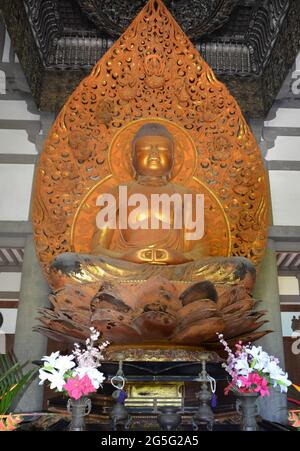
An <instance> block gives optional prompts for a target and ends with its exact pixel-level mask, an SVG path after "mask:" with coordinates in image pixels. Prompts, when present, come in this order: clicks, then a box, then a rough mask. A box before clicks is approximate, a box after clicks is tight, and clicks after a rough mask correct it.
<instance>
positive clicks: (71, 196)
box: [33, 0, 269, 341]
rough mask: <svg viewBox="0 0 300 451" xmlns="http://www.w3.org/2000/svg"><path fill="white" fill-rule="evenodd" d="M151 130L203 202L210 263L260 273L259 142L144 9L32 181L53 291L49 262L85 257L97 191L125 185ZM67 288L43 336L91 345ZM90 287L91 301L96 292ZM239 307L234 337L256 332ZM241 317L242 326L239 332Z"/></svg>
mask: <svg viewBox="0 0 300 451" xmlns="http://www.w3.org/2000/svg"><path fill="white" fill-rule="evenodd" d="M147 120H149V121H151V122H153V121H158V122H163V123H164V125H165V126H166V127H167V128H168V129H169V130H170V132H171V133H172V135H173V136H174V139H175V163H176V164H175V169H176V171H175V172H176V173H175V174H174V180H175V181H176V182H178V183H181V184H184V185H188V184H191V185H190V186H193V187H194V188H195V187H196V188H195V189H198V190H199V192H203V191H204V192H205V193H206V194H207V197H208V198H209V199H210V200H209V202H210V204H209V205H210V207H209V209H208V210H209V211H208V212H207V217H206V220H207V221H208V225H207V228H208V233H209V236H210V241H211V243H212V246H211V248H212V251H211V255H212V256H220V257H229V256H241V257H246V258H248V259H250V260H251V261H252V263H253V264H254V265H255V266H258V265H259V263H260V261H261V259H262V257H263V254H264V250H265V245H266V237H267V227H268V204H269V198H268V184H267V179H266V174H265V171H264V167H263V162H262V159H261V156H260V152H259V149H258V146H257V144H256V141H255V139H254V137H253V135H252V133H251V131H250V129H249V127H248V125H247V124H246V122H245V119H244V118H243V116H242V114H241V111H240V109H239V107H238V105H237V103H236V101H235V100H234V99H233V98H232V96H231V95H230V94H229V92H228V90H227V89H226V87H225V86H224V85H223V84H222V83H220V82H218V81H217V80H216V78H215V76H214V74H213V72H212V70H211V69H210V68H209V67H208V65H207V64H206V63H205V61H203V59H202V58H201V56H200V55H199V53H198V52H197V51H196V50H195V48H194V47H193V45H192V44H191V42H190V41H189V39H188V38H187V36H186V35H185V34H184V33H183V31H182V30H181V29H180V27H179V26H178V24H177V23H176V22H175V20H174V19H173V18H172V16H171V15H170V13H169V12H168V10H167V9H166V8H165V6H164V5H163V3H162V2H161V1H160V0H157V1H156V0H150V1H149V2H148V4H147V5H146V6H145V8H144V9H143V10H142V11H141V13H140V14H139V15H138V16H137V18H136V19H135V20H134V21H133V22H132V24H131V25H130V27H129V28H128V29H127V31H126V32H125V33H124V34H123V35H122V36H121V38H120V39H119V40H118V41H117V42H116V43H115V44H114V46H113V47H112V48H111V49H110V50H109V51H108V52H107V53H106V54H105V55H104V56H103V58H102V59H101V60H100V61H99V62H98V64H97V65H96V66H95V67H94V69H93V71H92V72H91V74H90V75H89V76H88V77H87V78H85V79H84V80H83V81H82V82H81V83H80V85H79V86H78V87H77V89H76V90H75V91H74V93H73V94H72V95H71V96H70V98H69V100H68V101H67V103H66V104H65V106H64V107H63V109H62V111H61V112H60V114H59V116H58V117H57V119H56V121H55V123H54V125H53V127H52V129H51V131H50V132H49V135H48V138H47V140H46V142H45V146H44V150H43V152H42V154H41V158H40V163H39V168H38V172H37V175H36V180H35V188H34V201H33V225H34V233H35V241H36V249H37V254H38V257H39V259H40V261H41V264H42V266H43V269H44V272H45V275H46V277H47V278H48V280H49V282H50V285H52V287H53V288H55V282H54V279H53V278H52V277H51V270H50V264H51V262H52V261H53V259H54V257H56V256H57V255H60V254H62V253H64V252H74V251H76V252H85V253H89V251H90V250H91V239H92V232H93V230H94V227H95V224H94V223H93V220H94V219H95V216H94V212H95V210H94V204H93V202H92V200H93V195H94V194H93V193H95V192H97V190H99V189H100V191H101V189H103V187H104V186H105V184H106V183H108V184H109V183H111V181H112V180H113V181H114V183H115V184H118V183H121V182H122V181H124V180H125V181H126V180H128V179H130V178H132V175H131V174H130V170H129V169H128V167H127V166H128V163H127V162H128V161H129V159H128V154H129V148H130V139H131V138H132V136H133V135H134V133H135V131H136V130H137V127H138V124H141V123H143V122H145V121H147ZM99 187H100V188H99ZM101 187H102V188H101ZM98 288H99V287H98ZM72 289H73V288H72V287H69V288H66V290H67V291H68V293H69V294H68V295H66V292H65V293H62V292H61V291H60V292H58V293H56V294H55V296H54V297H52V301H53V304H54V311H53V312H51V311H47V312H46V311H44V312H43V315H44V316H43V318H42V320H43V323H44V325H45V330H46V329H47V333H48V335H51V331H50V330H51V328H52V325H53V324H54V323H55V315H56V323H55V324H56V325H57V324H59V320H58V317H60V320H61V321H60V325H61V329H60V330H61V333H62V336H66V335H68V334H69V335H71V334H70V328H69V329H68V328H67V329H66V330H63V329H64V325H65V324H67V322H68V320H69V321H71V322H72V324H73V325H72V327H73V330H76V331H75V332H74V334H73V336H76V337H79V338H81V337H84V335H85V334H86V335H88V327H89V324H90V322H89V321H90V317H89V314H90V303H89V301H88V299H89V296H88V295H87V292H85V293H84V294H82V295H81V297H80V296H79V295H78V293H77V294H76V290H75V288H74V290H75V291H74V293H71V292H72ZM89 289H90V290H91V293H93V295H95V288H87V290H89ZM76 296H77V298H76ZM245 298H247V302H246V304H243V307H242V308H241V309H240V308H239V307H238V305H236V306H235V308H234V307H232V308H231V311H232V314H233V317H232V319H233V324H236V333H235V335H240V334H242V333H244V332H247V331H250V330H254V329H255V328H256V326H255V325H256V322H255V321H256V319H257V318H258V316H259V314H255V313H254V312H253V309H254V302H253V301H251V299H250V298H251V296H249V295H248V294H247V295H245ZM229 299H231V300H230V301H229ZM70 300H71V303H73V306H72V307H70ZM241 300H242V299H241V298H239V299H238V302H241ZM77 304H78V305H77ZM232 304H234V302H233V301H232V298H230V296H229V297H228V302H227V307H226V305H224V302H223V305H222V308H225V307H226V308H227V312H226V315H228V314H230V308H229V305H232ZM76 305H77V307H78V309H77V311H76ZM79 305H80V306H79ZM245 305H247V307H245ZM66 312H68V314H66ZM245 312H246V313H247V315H248V317H247V318H248V322H249V323H247V324H246V323H245V325H244V327H242V326H241V324H242V323H243V322H245V314H246V313H245ZM64 315H65V316H64ZM243 315H244V316H243ZM228 318H229V317H228ZM202 320H204V319H203V318H202ZM51 324H52V325H51ZM246 326H247V327H246ZM55 327H56V326H55ZM53 328H54V326H53ZM45 330H44V332H45ZM55 334H56V336H58V335H59V327H57V328H56V331H53V335H55ZM257 334H258V335H259V334H260V333H257ZM230 335H232V334H230ZM209 339H211V337H209ZM206 341H207V340H206Z"/></svg>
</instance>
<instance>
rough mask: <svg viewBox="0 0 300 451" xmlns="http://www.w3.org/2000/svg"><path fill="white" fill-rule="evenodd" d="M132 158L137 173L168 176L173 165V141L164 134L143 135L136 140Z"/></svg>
mask: <svg viewBox="0 0 300 451" xmlns="http://www.w3.org/2000/svg"><path fill="white" fill-rule="evenodd" d="M132 160H133V161H132V163H133V167H134V169H135V171H136V173H137V175H142V176H153V177H163V176H168V175H169V174H170V172H171V169H172V166H173V143H172V141H171V140H170V139H168V138H166V137H164V136H142V137H141V138H139V139H138V140H137V141H136V142H135V146H134V149H133V159H132Z"/></svg>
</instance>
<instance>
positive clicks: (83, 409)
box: [67, 396, 92, 431]
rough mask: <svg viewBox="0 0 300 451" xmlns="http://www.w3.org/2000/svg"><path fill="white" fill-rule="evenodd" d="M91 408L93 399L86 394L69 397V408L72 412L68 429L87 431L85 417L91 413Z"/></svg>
mask: <svg viewBox="0 0 300 451" xmlns="http://www.w3.org/2000/svg"><path fill="white" fill-rule="evenodd" d="M91 408H92V403H91V400H90V399H89V398H87V397H86V396H82V397H81V398H79V399H74V398H69V399H68V403H67V409H68V412H70V414H71V423H70V425H69V428H68V430H69V431H85V430H86V427H85V417H86V416H87V415H88V414H89V413H90V411H91Z"/></svg>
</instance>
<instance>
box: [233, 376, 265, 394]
mask: <svg viewBox="0 0 300 451" xmlns="http://www.w3.org/2000/svg"><path fill="white" fill-rule="evenodd" d="M238 380H239V381H240V382H241V383H242V386H241V387H240V391H242V392H245V391H246V392H257V393H259V394H260V395H261V397H262V398H263V397H264V396H265V395H270V392H269V389H268V381H267V380H266V379H265V378H264V377H262V376H260V375H259V374H258V373H249V374H248V376H247V377H244V376H240V377H239V379H238Z"/></svg>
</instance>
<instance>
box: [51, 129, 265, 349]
mask: <svg viewBox="0 0 300 451" xmlns="http://www.w3.org/2000/svg"><path fill="white" fill-rule="evenodd" d="M173 164H174V155H173V139H172V136H171V135H170V133H169V132H168V130H167V129H166V128H165V127H164V126H163V125H161V124H157V123H146V124H145V125H143V126H142V127H141V128H140V129H139V130H138V132H137V133H136V135H135V137H134V139H133V142H132V166H133V169H134V174H135V177H134V180H133V181H131V182H129V183H127V184H125V185H123V186H122V188H123V189H124V188H125V189H126V193H127V194H128V195H130V196H137V197H136V198H134V197H133V199H134V202H133V204H132V205H131V206H129V207H128V208H127V207H126V208H124V202H123V203H122V202H119V201H120V191H119V188H120V187H119V186H118V187H114V188H113V189H112V190H111V191H110V193H108V194H109V195H113V196H114V198H115V200H116V202H115V203H114V204H113V205H112V206H110V208H108V209H106V211H105V214H103V215H102V219H103V217H104V216H107V215H110V214H111V215H115V218H114V221H113V225H114V226H113V227H111V228H110V227H108V226H103V227H102V228H100V229H99V228H97V227H95V232H94V236H93V242H92V249H91V254H78V253H72V252H68V253H64V254H61V255H59V256H58V257H56V259H55V260H54V261H53V263H52V265H51V272H52V281H53V285H54V286H56V288H62V287H65V288H62V292H60V293H58V294H56V298H57V299H59V305H60V315H62V314H66V313H68V311H70V307H68V305H67V304H68V303H69V304H70V301H69V298H70V297H71V298H72V303H73V304H75V305H73V313H72V318H73V319H74V316H76V314H74V311H75V306H76V303H77V305H78V308H79V310H80V309H82V306H83V303H84V304H85V311H86V310H87V311H88V313H89V315H90V316H86V317H85V324H84V328H86V327H87V326H89V325H90V324H93V325H94V326H96V327H97V328H98V329H99V330H101V332H102V333H103V334H104V336H105V338H107V339H109V340H110V341H111V342H113V343H117V344H126V343H128V344H137V343H141V342H143V343H148V344H149V343H151V344H153V343H157V344H158V343H170V344H171V343H172V344H179V345H180V344H184V345H196V344H200V343H203V342H209V341H210V340H214V338H215V334H216V332H221V331H223V332H225V335H226V336H227V337H228V336H229V337H230V336H232V337H233V336H238V335H241V333H243V331H244V330H247V332H248V331H249V330H254V329H256V328H258V327H259V325H260V324H259V323H257V322H256V319H257V318H258V317H259V315H255V314H254V313H253V307H254V304H255V302H254V301H253V299H252V297H251V290H252V288H253V285H254V282H255V268H254V266H253V265H252V263H251V262H250V261H249V260H247V259H245V258H242V257H231V258H225V257H211V256H210V255H209V243H208V240H207V237H206V233H205V230H204V231H203V233H201V230H200V233H199V230H198V231H197V232H198V233H196V234H195V236H196V239H194V238H195V236H193V239H188V238H190V237H191V228H190V227H189V228H187V227H186V223H185V222H184V219H185V218H183V217H180V218H179V217H178V212H177V213H176V211H175V209H176V197H175V198H174V197H172V196H174V195H176V196H178V195H179V196H180V197H181V198H182V199H185V198H184V196H186V195H189V196H190V199H191V201H190V204H189V207H190V208H192V209H193V208H196V207H195V204H196V203H197V194H196V193H194V192H192V191H191V190H189V189H187V188H186V187H184V186H181V185H177V184H174V183H172V182H171V181H170V176H171V171H172V167H173ZM141 195H142V196H143V199H145V200H146V201H147V202H146V203H145V205H144V206H143V205H140V206H139V209H138V212H137V211H136V209H133V206H136V203H137V202H140V201H138V200H137V199H140V196H141ZM153 195H158V196H166V195H167V196H168V197H169V199H172V200H173V201H174V202H172V205H171V203H170V208H169V210H168V209H167V211H164V209H163V208H161V209H156V210H155V209H154V210H155V211H154V219H153V209H152V204H151V201H152V199H153V197H152V196H153ZM160 199H161V197H160ZM177 200H178V198H177ZM100 203H101V202H100ZM104 204H105V202H104V201H103V202H102V203H101V205H103V206H104ZM103 208H104V207H103ZM100 211H102V210H101V209H100ZM183 212H184V210H183V211H182V210H180V214H181V216H184V214H183ZM124 214H125V215H126V217H125V218H124V217H122V215H124ZM124 219H125V223H124ZM198 219H199V218H198ZM200 219H201V220H203V217H202V218H200ZM178 220H179V224H180V225H182V227H179V226H178V223H177V225H176V221H178ZM151 221H154V222H155V223H156V226H157V227H156V228H151V225H153V223H152V222H151ZM95 222H96V221H95ZM198 222H199V221H198ZM124 224H125V225H126V227H125V225H124ZM145 225H146V227H145ZM194 225H195V228H197V224H196V222H194ZM206 226H209V224H208V225H206ZM91 287H92V288H91ZM75 293H77V299H75V298H76V296H75V295H74V294H75ZM78 294H80V295H81V296H78ZM87 299H89V300H87ZM89 309H90V310H91V314H90V310H89ZM83 310H84V309H83ZM51 315H52V316H51ZM50 316H51V318H50V317H49V314H48V317H47V318H46V319H45V320H44V324H47V325H49V321H50V322H51V330H52V332H51V333H52V334H53V329H55V324H58V325H59V327H58V330H57V332H58V331H59V333H63V334H64V333H65V332H64V331H63V329H64V328H66V329H68V326H66V323H67V322H68V321H67V320H65V321H63V320H62V318H61V317H60V319H56V320H55V319H54V317H53V313H51V314H50ZM54 316H55V315H54ZM77 316H79V313H78V312H77ZM229 319H230V321H229ZM80 321H82V318H81V320H80ZM78 324H79V322H78V321H76V328H77V330H76V334H77V335H78V334H79V335H80V327H78ZM70 333H71V332H70V330H68V333H65V335H68V336H70ZM73 333H74V331H73ZM54 335H55V333H54ZM73 336H74V335H73Z"/></svg>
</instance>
